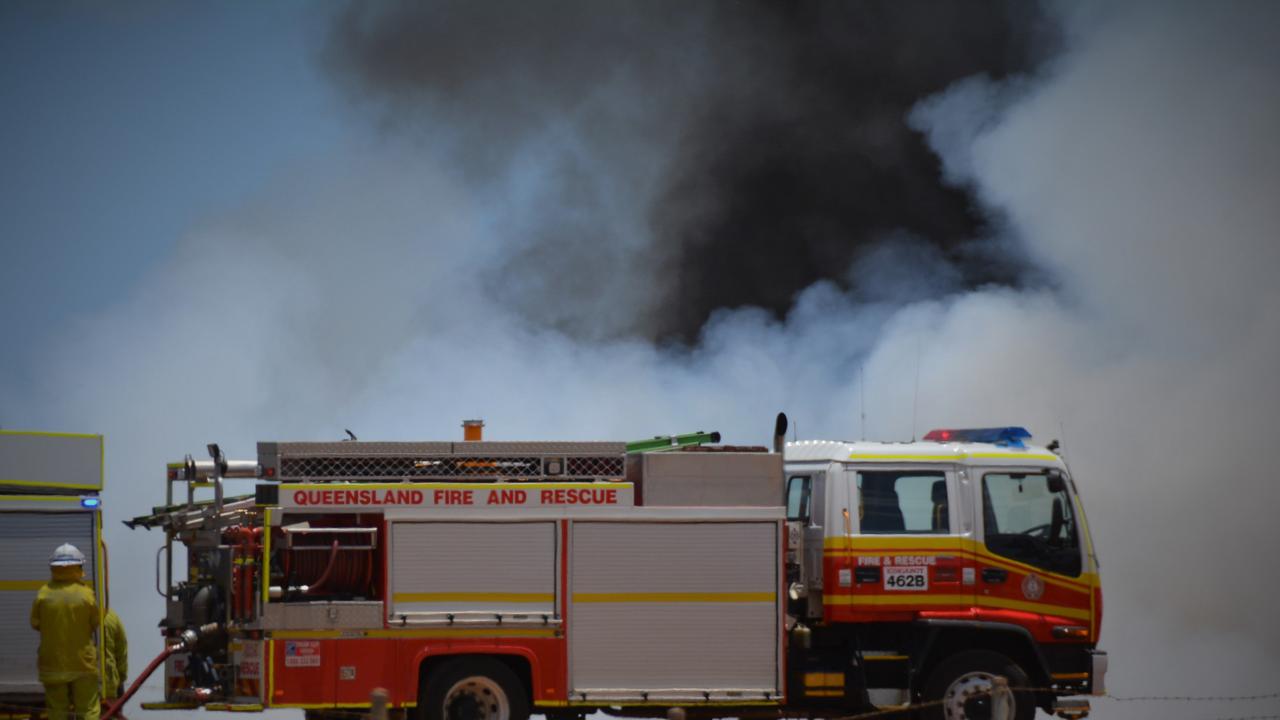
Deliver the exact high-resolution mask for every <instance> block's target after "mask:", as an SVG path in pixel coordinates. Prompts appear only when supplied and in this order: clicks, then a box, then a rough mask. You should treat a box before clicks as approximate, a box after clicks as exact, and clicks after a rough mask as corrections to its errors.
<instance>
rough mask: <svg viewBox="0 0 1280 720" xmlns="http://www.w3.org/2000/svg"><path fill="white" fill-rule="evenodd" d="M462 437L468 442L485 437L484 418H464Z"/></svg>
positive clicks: (477, 440) (478, 440)
mask: <svg viewBox="0 0 1280 720" xmlns="http://www.w3.org/2000/svg"><path fill="white" fill-rule="evenodd" d="M462 439H463V440H466V441H467V442H480V441H481V440H483V439H484V421H483V420H463V421H462Z"/></svg>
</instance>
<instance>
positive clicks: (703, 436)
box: [627, 431, 720, 453]
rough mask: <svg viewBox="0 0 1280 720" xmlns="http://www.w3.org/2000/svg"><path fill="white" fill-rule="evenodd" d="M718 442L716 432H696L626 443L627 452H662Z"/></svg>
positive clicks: (718, 436) (718, 434)
mask: <svg viewBox="0 0 1280 720" xmlns="http://www.w3.org/2000/svg"><path fill="white" fill-rule="evenodd" d="M718 442H720V433H718V432H702V431H698V432H695V433H688V434H686V435H658V436H656V437H654V438H652V439H650V440H636V441H634V442H629V443H627V452H628V453H642V452H661V451H663V450H674V449H676V448H682V447H689V446H690V445H702V444H704V443H718Z"/></svg>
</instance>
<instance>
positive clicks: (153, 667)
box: [99, 645, 182, 720]
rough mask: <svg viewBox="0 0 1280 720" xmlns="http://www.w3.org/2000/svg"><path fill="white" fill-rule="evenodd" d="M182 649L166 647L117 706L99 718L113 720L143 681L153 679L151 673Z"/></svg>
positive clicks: (100, 719)
mask: <svg viewBox="0 0 1280 720" xmlns="http://www.w3.org/2000/svg"><path fill="white" fill-rule="evenodd" d="M181 647H182V646H181V645H169V646H166V647H165V649H164V650H162V651H161V652H160V654H159V655H157V656H156V659H155V660H152V661H151V664H150V665H148V666H147V669H146V670H143V671H142V674H141V675H139V676H138V679H137V680H134V681H133V684H132V685H130V686H129V689H128V690H126V691H125V693H124V694H123V695H121V696H120V699H119V700H116V702H115V704H114V705H112V706H111V707H110V709H108V710H107V711H106V712H105V713H103V714H102V717H101V718H99V720H111V718H113V717H115V715H116V713H118V712H120V708H122V707H124V704H125V703H127V702H129V698H131V697H133V694H134V693H136V692H138V688H140V687H142V683H143V681H144V680H146V679H147V678H149V677H151V673H153V672H155V671H156V668H158V667H160V665H161V664H163V663H164V661H165V658H167V657H169V656H170V655H172V654H173V653H174V652H176V651H177V650H178V649H179V648H181Z"/></svg>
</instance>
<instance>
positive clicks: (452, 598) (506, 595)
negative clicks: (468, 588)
mask: <svg viewBox="0 0 1280 720" xmlns="http://www.w3.org/2000/svg"><path fill="white" fill-rule="evenodd" d="M392 597H393V599H394V600H395V601H396V602H398V603H414V602H425V603H431V602H516V603H535V602H548V603H549V602H555V599H556V596H555V595H554V594H553V593H516V592H431V593H413V592H403V593H396V594H395V595H394V596H392Z"/></svg>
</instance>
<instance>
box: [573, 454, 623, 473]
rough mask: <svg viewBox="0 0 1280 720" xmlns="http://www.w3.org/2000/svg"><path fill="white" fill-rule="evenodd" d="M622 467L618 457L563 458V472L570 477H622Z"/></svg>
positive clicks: (621, 461) (620, 459) (621, 460)
mask: <svg viewBox="0 0 1280 720" xmlns="http://www.w3.org/2000/svg"><path fill="white" fill-rule="evenodd" d="M622 466H623V459H622V458H620V457H570V458H565V472H566V473H568V475H569V476H570V477H610V478H615V477H622V475H623V468H622Z"/></svg>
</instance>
